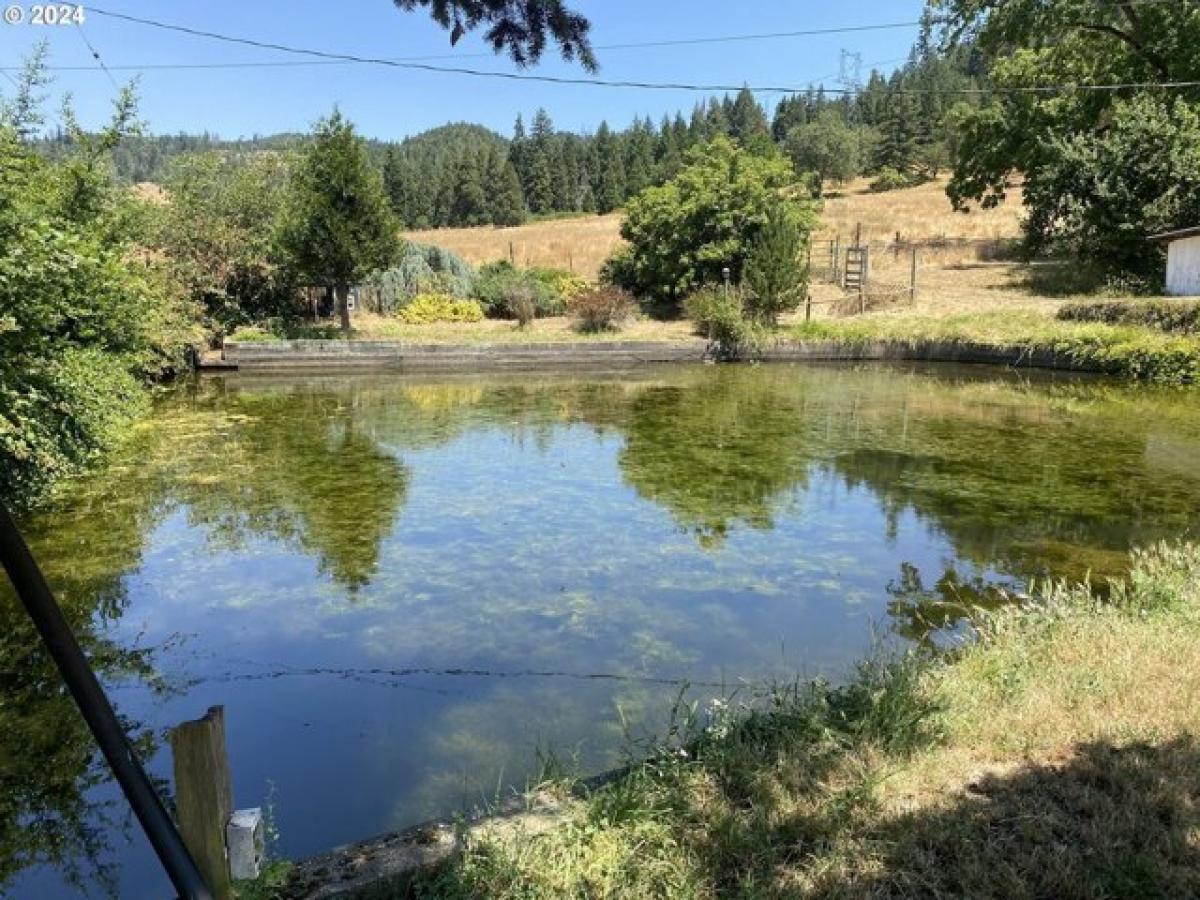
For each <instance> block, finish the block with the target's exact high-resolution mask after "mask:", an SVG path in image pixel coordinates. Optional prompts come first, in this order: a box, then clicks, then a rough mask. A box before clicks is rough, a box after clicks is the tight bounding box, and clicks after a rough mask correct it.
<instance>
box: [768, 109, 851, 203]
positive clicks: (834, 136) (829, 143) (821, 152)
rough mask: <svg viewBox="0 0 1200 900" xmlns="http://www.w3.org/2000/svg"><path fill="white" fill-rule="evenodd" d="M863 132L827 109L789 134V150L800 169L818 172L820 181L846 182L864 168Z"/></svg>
mask: <svg viewBox="0 0 1200 900" xmlns="http://www.w3.org/2000/svg"><path fill="white" fill-rule="evenodd" d="M860 141H861V134H860V131H859V130H858V129H855V128H853V127H851V126H850V125H848V124H847V123H846V120H845V119H843V118H842V116H841V115H840V114H838V113H837V112H835V111H834V110H831V109H827V110H825V111H823V112H822V113H820V114H819V115H818V116H817V118H816V120H815V121H812V122H809V123H808V124H807V125H798V126H796V127H795V128H793V129H792V130H791V132H789V133H788V136H787V142H786V144H785V149H786V150H787V154H788V156H790V157H791V159H792V165H794V166H795V167H796V171H797V172H815V173H816V174H817V176H818V182H817V184H818V185H819V184H822V183H823V182H826V181H832V182H835V183H837V184H844V183H845V182H847V181H849V180H850V179H851V178H853V177H854V176H855V175H857V174H858V173H859V172H860V171H861V170H862V160H861V158H860V156H859V145H860Z"/></svg>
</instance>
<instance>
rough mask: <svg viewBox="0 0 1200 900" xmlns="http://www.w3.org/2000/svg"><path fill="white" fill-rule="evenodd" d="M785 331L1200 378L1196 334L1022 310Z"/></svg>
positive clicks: (1167, 378) (861, 320)
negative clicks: (1010, 352)
mask: <svg viewBox="0 0 1200 900" xmlns="http://www.w3.org/2000/svg"><path fill="white" fill-rule="evenodd" d="M787 336H788V337H790V338H792V339H795V340H831V341H841V342H844V343H847V344H856V343H867V342H874V341H892V342H896V343H905V344H916V343H921V342H926V341H939V342H949V343H972V344H982V345H986V346H989V347H996V348H1002V349H1018V350H1053V351H1056V352H1059V353H1062V354H1065V355H1067V356H1069V357H1071V358H1072V359H1075V360H1077V361H1079V362H1080V363H1087V364H1089V365H1091V366H1095V367H1096V368H1097V369H1099V370H1101V371H1104V372H1108V373H1111V374H1114V375H1121V376H1124V377H1127V378H1138V379H1147V380H1152V381H1164V382H1194V381H1197V380H1200V338H1197V337H1194V336H1190V335H1179V334H1168V333H1165V332H1162V331H1159V330H1156V329H1151V328H1143V327H1138V326H1133V325H1110V324H1105V323H1099V322H1068V321H1059V320H1057V319H1053V318H1050V317H1048V316H1046V315H1045V314H1043V313H1039V312H1030V311H1009V312H995V313H970V314H962V315H955V316H917V315H904V316H900V315H897V316H882V315H871V316H862V317H856V318H848V319H839V320H832V321H821V322H810V323H807V324H804V325H799V326H796V327H794V328H792V329H790V330H789V331H788V332H787Z"/></svg>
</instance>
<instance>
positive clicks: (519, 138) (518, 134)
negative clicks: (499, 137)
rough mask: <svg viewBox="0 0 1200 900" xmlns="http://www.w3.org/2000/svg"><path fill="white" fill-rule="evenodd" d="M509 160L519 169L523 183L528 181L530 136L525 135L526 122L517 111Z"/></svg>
mask: <svg viewBox="0 0 1200 900" xmlns="http://www.w3.org/2000/svg"><path fill="white" fill-rule="evenodd" d="M508 161H509V162H511V163H512V164H513V168H514V169H516V170H517V177H518V178H520V179H521V183H522V184H525V183H527V179H528V178H529V138H528V137H526V135H525V123H524V121H522V119H521V114H520V113H517V121H516V124H514V125H513V136H512V141H510V142H509V145H508Z"/></svg>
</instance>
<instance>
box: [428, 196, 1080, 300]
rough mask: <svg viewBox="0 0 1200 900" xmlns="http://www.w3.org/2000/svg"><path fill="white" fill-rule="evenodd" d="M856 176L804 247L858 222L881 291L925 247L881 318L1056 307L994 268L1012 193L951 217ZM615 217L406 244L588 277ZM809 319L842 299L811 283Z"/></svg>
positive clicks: (942, 206)
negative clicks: (910, 288) (911, 248)
mask: <svg viewBox="0 0 1200 900" xmlns="http://www.w3.org/2000/svg"><path fill="white" fill-rule="evenodd" d="M867 185H868V180H867V179H865V178H860V179H856V180H855V181H853V182H851V183H849V184H847V185H844V186H841V187H835V188H831V189H830V190H829V191H828V193H827V196H826V198H825V202H824V205H823V208H822V210H821V220H820V226H819V227H818V230H817V232H816V234H815V235H814V240H815V241H817V242H819V241H822V240H830V239H832V238H834V237H835V236H836V237H838V238H839V239H840V242H841V245H842V246H845V245H846V244H848V243H850V242H851V241H852V239H853V235H854V234H855V231H856V229H857V228H858V226H859V225H860V224H861V226H862V239H863V241H864V242H865V243H868V244H869V245H870V246H871V253H872V257H871V271H872V279H873V281H874V283H875V284H876V285H877V287H878V289H879V290H880V291H881V292H883V293H886V292H887V291H888V290H889V289H891V288H893V287H894V288H895V290H896V296H897V299H898V300H905V301H906V300H907V295H906V293H904V294H903V296H901V294H902V292H901V291H900V288H901V286H906V285H907V283H908V280H909V273H910V268H911V263H912V261H911V257H910V256H909V253H908V252H907V251H906V250H905V249H903V248H901V249H897V248H896V247H895V245H894V242H895V239H896V236H897V234H899V236H900V240H901V241H902V242H904V243H906V244H907V243H910V242H915V243H931V242H932V243H935V244H939V245H940V246H936V247H928V246H926V247H922V248H921V249H920V250H919V254H918V276H917V284H918V288H917V294H916V300H915V303H913V304H908V303H907V302H904V303H899V302H898V303H896V304H895V306H894V308H892V309H882V310H880V313H881V314H883V315H896V314H899V315H907V314H910V313H919V314H935V315H953V314H957V313H963V312H974V311H979V310H998V309H999V310H1005V309H1011V310H1029V309H1039V310H1045V311H1047V312H1052V311H1054V310H1055V309H1057V307H1058V305H1059V301H1057V300H1051V299H1048V298H1046V297H1044V296H1039V294H1038V292H1037V291H1036V290H1035V289H1033V288H1031V287H1030V284H1029V281H1030V272H1031V270H1030V269H1029V267H1028V266H1023V265H1017V264H1014V263H1006V262H994V261H990V260H989V259H988V257H989V256H992V255H994V252H995V248H996V246H997V245H998V244H999V243H1000V242H1003V241H1005V240H1008V239H1011V238H1015V237H1017V236H1018V234H1019V233H1020V216H1021V210H1022V207H1021V196H1020V190H1019V189H1017V190H1014V191H1013V192H1012V194H1011V195H1010V197H1009V199H1008V201H1007V202H1006V203H1004V204H1003V205H1001V206H1000V207H999V208H997V209H991V210H984V209H979V208H975V209H972V210H970V211H969V212H966V213H960V212H955V211H954V210H953V208H952V207H951V206H950V201H949V199H948V198H947V197H946V181H945V179H939V180H937V181H934V182H930V183H928V184H923V185H920V186H918V187H914V188H907V189H904V190H899V191H889V192H887V193H882V194H873V193H871V192H870V191H869V190H868V187H867ZM620 225H621V215H620V213H613V214H611V215H607V216H579V217H575V218H564V219H554V220H549V221H541V222H534V223H532V224H529V225H524V226H521V227H519V228H503V229H498V228H442V229H434V230H428V231H414V232H410V233H409V234H408V235H407V236H408V237H410V238H412V239H413V240H417V241H421V242H423V243H429V244H437V245H438V246H441V247H446V248H447V249H449V250H453V251H455V252H457V253H459V254H461V255H462V256H463V257H465V258H466V259H467V260H469V261H470V262H472V263H474V264H480V263H485V262H489V261H492V260H496V259H506V258H510V257H511V258H512V259H514V260H515V262H516V263H517V264H518V265H542V266H557V267H561V268H565V269H570V270H572V271H574V272H577V273H578V274H580V275H583V276H585V277H587V278H595V277H596V275H597V274H598V272H599V270H600V266H601V264H602V263H603V262H604V260H605V259H606V258H607V257H608V255H609V254H610V253H612V251H613V250H614V249H615V248H616V247H618V246H619V245H620V244H621V242H622V241H621V235H620ZM818 281H819V279H816V278H814V287H813V298H814V300H815V301H816V305H815V306H814V315H815V316H816V317H818V318H826V317H829V316H831V315H838V314H840V312H843V311H845V312H848V311H849V310H839V305H840V304H842V301H843V300H844V295H843V294H842V292H841V291H840V290H839V289H838V288H837V287H835V286H832V285H825V284H820V283H816V282H818Z"/></svg>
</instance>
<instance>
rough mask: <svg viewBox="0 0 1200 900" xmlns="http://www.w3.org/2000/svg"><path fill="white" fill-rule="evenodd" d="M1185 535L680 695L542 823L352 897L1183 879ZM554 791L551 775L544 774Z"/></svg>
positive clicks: (1199, 821)
mask: <svg viewBox="0 0 1200 900" xmlns="http://www.w3.org/2000/svg"><path fill="white" fill-rule="evenodd" d="M1198 638H1200V548H1197V547H1195V546H1192V545H1169V546H1168V545H1163V546H1159V547H1156V548H1154V549H1151V550H1149V551H1147V552H1144V553H1138V554H1136V555H1135V557H1134V560H1133V565H1132V576H1131V578H1130V579H1129V581H1128V583H1127V584H1124V585H1123V586H1120V587H1117V588H1116V589H1114V590H1113V591H1111V592H1110V594H1109V599H1108V600H1107V601H1100V600H1098V599H1097V598H1096V595H1095V594H1094V593H1093V592H1092V590H1091V589H1090V588H1089V587H1088V586H1080V585H1077V586H1067V585H1048V586H1045V587H1044V588H1043V589H1041V590H1039V591H1038V592H1037V593H1036V596H1035V598H1034V599H1033V600H1031V601H1029V602H1028V603H1026V604H1025V605H1024V606H1023V607H1009V608H1007V609H1006V610H1005V611H1002V612H999V613H994V614H991V615H990V616H989V617H987V618H986V619H984V620H983V621H982V622H981V624H980V628H979V635H978V640H977V641H974V642H971V643H969V644H967V645H964V646H963V647H961V648H960V649H958V650H956V651H953V652H950V653H942V654H937V655H935V654H932V653H929V652H925V653H923V654H915V653H914V654H911V655H906V656H901V657H895V658H891V659H886V660H883V661H876V662H869V663H865V664H864V665H863V666H862V667H861V668H860V670H859V671H858V674H857V676H856V677H855V678H854V679H853V680H851V681H850V683H849V684H848V685H846V686H844V687H837V688H835V687H830V686H828V685H824V684H796V685H790V686H784V687H777V688H774V689H771V690H766V691H763V692H762V693H761V694H760V695H758V696H755V697H744V698H741V699H740V700H738V701H737V702H735V703H729V704H724V705H716V706H714V707H713V708H712V709H709V710H693V709H690V708H687V709H683V710H681V714H680V717H679V725H678V728H677V729H675V731H674V732H673V733H674V734H675V737H674V739H673V740H671V741H669V742H665V743H663V744H662V745H660V746H658V747H657V748H656V749H655V752H654V753H652V754H651V756H650V757H649V759H648V761H646V762H644V763H641V764H639V765H637V766H635V767H634V768H633V769H632V770H631V771H630V773H629V774H628V775H626V776H624V777H622V778H619V779H618V780H616V781H615V782H612V783H610V784H609V785H607V786H605V787H602V788H600V789H598V790H595V791H593V792H591V793H590V794H585V795H584V796H582V797H580V798H578V799H575V800H569V801H568V807H567V808H568V812H567V816H566V820H565V821H564V822H562V823H561V824H560V825H558V826H557V827H554V828H551V829H549V830H544V831H542V830H539V831H529V832H527V831H523V830H521V829H520V828H499V829H490V830H488V829H484V830H476V831H475V832H473V833H472V834H471V835H470V836H468V837H467V839H466V842H465V849H464V852H463V853H462V854H461V855H460V856H459V857H457V858H456V859H455V860H454V861H453V862H452V863H451V864H449V865H447V866H445V867H444V868H443V869H441V870H440V871H437V872H433V873H428V874H426V875H425V876H423V877H421V878H420V879H419V880H417V881H416V882H415V883H411V884H408V885H405V886H404V887H392V888H386V887H380V888H378V889H376V890H373V891H372V892H371V893H370V896H371V897H374V898H384V897H430V898H433V897H437V898H484V897H488V898H491V897H496V898H523V900H524V898H542V897H545V898H558V897H589V898H593V897H596V898H599V897H629V898H634V897H637V898H642V897H663V898H718V897H913V896H922V897H924V896H930V897H1037V896H1043V897H1051V896H1052V897H1062V898H1085V897H1089V898H1090V897H1141V896H1195V895H1197V893H1198V892H1200V852H1198V851H1197V850H1196V846H1195V840H1194V836H1195V834H1196V833H1197V830H1198V829H1200V809H1197V807H1196V804H1194V803H1193V802H1192V799H1193V798H1194V797H1195V796H1196V795H1197V793H1198V792H1200V744H1197V741H1196V739H1195V737H1194V736H1195V735H1196V734H1197V729H1198V728H1200V706H1198V704H1197V703H1196V702H1195V698H1196V697H1197V696H1198V695H1200V640H1197V639H1198ZM564 790H565V788H564Z"/></svg>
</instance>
